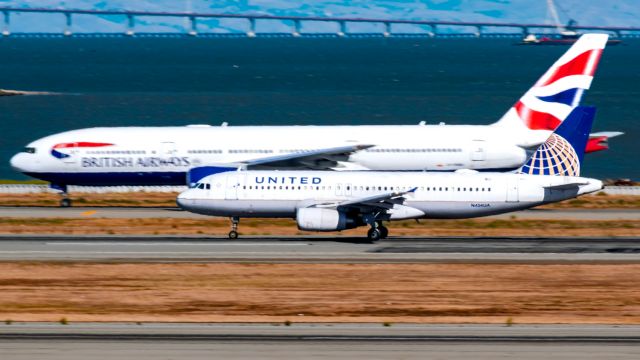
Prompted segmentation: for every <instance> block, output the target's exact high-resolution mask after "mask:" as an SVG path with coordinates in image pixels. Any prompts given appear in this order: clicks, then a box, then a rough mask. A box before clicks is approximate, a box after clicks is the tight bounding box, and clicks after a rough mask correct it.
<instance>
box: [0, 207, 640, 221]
mask: <svg viewBox="0 0 640 360" xmlns="http://www.w3.org/2000/svg"><path fill="white" fill-rule="evenodd" d="M513 216H515V217H516V218H517V219H521V220H543V219H552V220H640V209H557V210H547V209H533V210H525V211H518V212H513V213H508V214H501V215H495V216H489V217H487V218H491V219H511V218H512V217H513ZM0 217H17V218H51V217H59V218H83V217H92V218H110V219H123V218H127V219H144V218H177V219H210V218H211V217H209V216H204V215H198V214H193V213H190V212H187V211H182V210H180V209H178V208H126V207H71V208H58V207H0Z"/></svg>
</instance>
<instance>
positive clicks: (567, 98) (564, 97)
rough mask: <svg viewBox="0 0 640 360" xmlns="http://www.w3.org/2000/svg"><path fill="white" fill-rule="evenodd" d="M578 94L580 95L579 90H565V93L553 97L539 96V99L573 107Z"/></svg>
mask: <svg viewBox="0 0 640 360" xmlns="http://www.w3.org/2000/svg"><path fill="white" fill-rule="evenodd" d="M577 94H578V89H577V88H575V89H569V90H565V91H563V92H559V93H557V94H555V95H551V96H538V99H540V100H542V101H546V102H552V103H561V104H565V105H569V106H572V105H573V101H574V100H575V98H576V96H577Z"/></svg>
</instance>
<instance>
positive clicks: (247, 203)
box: [178, 171, 602, 220]
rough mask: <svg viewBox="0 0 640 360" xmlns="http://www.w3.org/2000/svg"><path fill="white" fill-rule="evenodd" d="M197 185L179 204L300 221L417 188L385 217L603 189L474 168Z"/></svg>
mask: <svg viewBox="0 0 640 360" xmlns="http://www.w3.org/2000/svg"><path fill="white" fill-rule="evenodd" d="M565 184H580V185H569V186H565ZM198 185H199V187H200V188H197V187H196V188H192V189H189V190H187V191H185V192H183V193H182V194H180V196H179V197H178V203H179V205H180V206H181V207H183V208H184V209H186V210H189V211H191V212H195V213H199V214H204V215H212V216H229V217H277V218H295V217H296V212H297V210H298V209H300V208H304V207H308V206H322V204H339V203H341V202H344V201H348V200H350V199H364V198H367V197H369V196H374V195H376V194H385V193H392V192H396V193H399V192H405V191H410V190H413V189H415V190H413V191H412V192H411V193H409V194H407V195H406V196H405V197H406V200H405V201H404V202H403V203H402V204H401V205H399V206H397V208H394V209H393V210H391V211H390V212H389V214H388V218H386V219H384V220H400V219H406V218H432V219H454V218H455V219H458V218H472V217H479V216H487V215H494V214H500V213H506V212H511V211H516V210H521V209H526V208H531V207H534V206H537V205H541V204H546V203H550V202H557V201H562V200H566V199H570V198H574V197H577V196H579V195H582V194H586V193H590V192H594V191H598V190H600V189H601V188H602V182H601V181H599V180H595V179H589V178H582V177H569V176H545V175H542V176H531V175H525V174H514V173H488V172H487V173H479V172H473V171H460V172H453V173H429V172H402V173H400V172H377V171H367V172H364V171H344V172H335V171H334V172H332V171H232V172H227V173H221V174H216V175H211V176H208V177H206V178H204V179H202V180H201V181H200V183H199V184H198Z"/></svg>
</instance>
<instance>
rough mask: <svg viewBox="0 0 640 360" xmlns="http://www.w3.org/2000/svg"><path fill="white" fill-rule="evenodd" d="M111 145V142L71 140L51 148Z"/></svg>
mask: <svg viewBox="0 0 640 360" xmlns="http://www.w3.org/2000/svg"><path fill="white" fill-rule="evenodd" d="M111 145H113V144H109V143H96V142H86V141H79V142H72V143H62V144H57V145H55V146H54V147H53V148H54V149H64V148H74V147H101V146H111Z"/></svg>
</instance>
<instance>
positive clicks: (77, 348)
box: [0, 323, 640, 360]
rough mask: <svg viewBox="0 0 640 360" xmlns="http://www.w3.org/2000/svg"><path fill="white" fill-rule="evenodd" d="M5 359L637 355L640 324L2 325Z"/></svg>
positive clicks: (0, 335) (0, 334)
mask: <svg viewBox="0 0 640 360" xmlns="http://www.w3.org/2000/svg"><path fill="white" fill-rule="evenodd" d="M0 350H2V358H3V359H43V358H46V359H72V360H73V359H87V358H100V359H127V358H134V357H135V358H136V359H152V358H153V359H174V358H175V359H178V358H179V359H200V358H208V359H209V358H225V359H226V358H231V359H257V358H260V359H282V358H295V359H314V358H328V357H331V358H349V359H398V358H403V359H424V358H440V359H444V358H473V359H481V360H482V359H495V358H501V357H509V358H514V357H515V358H518V359H539V358H541V357H543V356H552V357H553V358H562V359H637V358H638V356H640V327H638V326H597V325H571V326H568V325H541V326H537V325H515V326H511V327H506V326H503V325H407V324H401V325H396V324H392V325H391V326H389V327H384V326H382V324H292V325H291V326H285V325H283V324H161V323H160V324H159V323H156V324H146V323H145V324H122V323H100V324H95V323H83V324H73V323H72V324H70V325H59V324H51V323H15V324H11V325H0Z"/></svg>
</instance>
